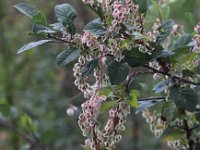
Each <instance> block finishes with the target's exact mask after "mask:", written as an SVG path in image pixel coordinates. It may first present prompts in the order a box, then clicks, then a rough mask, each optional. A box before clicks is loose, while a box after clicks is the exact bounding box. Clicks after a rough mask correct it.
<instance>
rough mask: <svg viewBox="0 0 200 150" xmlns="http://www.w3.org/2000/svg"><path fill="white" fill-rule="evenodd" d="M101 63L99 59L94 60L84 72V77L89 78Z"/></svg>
mask: <svg viewBox="0 0 200 150" xmlns="http://www.w3.org/2000/svg"><path fill="white" fill-rule="evenodd" d="M98 62H99V58H96V59H93V60H92V61H90V62H88V63H87V64H86V65H85V67H84V69H83V72H82V75H83V76H88V75H89V74H90V73H92V72H93V70H94V68H96V67H97V65H98Z"/></svg>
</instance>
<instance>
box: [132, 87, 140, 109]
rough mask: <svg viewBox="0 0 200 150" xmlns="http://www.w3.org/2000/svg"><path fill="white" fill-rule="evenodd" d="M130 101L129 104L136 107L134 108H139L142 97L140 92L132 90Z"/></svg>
mask: <svg viewBox="0 0 200 150" xmlns="http://www.w3.org/2000/svg"><path fill="white" fill-rule="evenodd" d="M129 96H130V99H129V104H130V105H131V106H132V107H134V108H138V101H137V100H138V97H139V96H140V93H139V91H137V90H131V91H130V94H129Z"/></svg>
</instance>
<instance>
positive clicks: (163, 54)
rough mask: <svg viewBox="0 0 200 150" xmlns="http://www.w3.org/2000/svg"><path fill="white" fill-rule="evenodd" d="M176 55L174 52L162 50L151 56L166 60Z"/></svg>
mask: <svg viewBox="0 0 200 150" xmlns="http://www.w3.org/2000/svg"><path fill="white" fill-rule="evenodd" d="M174 54H175V53H174V52H172V51H169V50H161V51H155V52H154V53H153V54H152V55H151V56H152V58H153V59H157V58H166V57H169V56H172V55H174Z"/></svg>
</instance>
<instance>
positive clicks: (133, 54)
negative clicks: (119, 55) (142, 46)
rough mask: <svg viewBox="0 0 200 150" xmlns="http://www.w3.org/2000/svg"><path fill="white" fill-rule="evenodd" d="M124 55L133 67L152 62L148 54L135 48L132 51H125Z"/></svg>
mask: <svg viewBox="0 0 200 150" xmlns="http://www.w3.org/2000/svg"><path fill="white" fill-rule="evenodd" d="M123 55H124V56H125V61H126V62H128V64H129V65H130V66H131V67H138V66H142V65H144V64H146V63H148V62H149V61H150V60H151V56H150V55H149V54H147V53H142V52H140V51H139V50H138V48H135V49H133V50H131V51H128V50H125V51H123Z"/></svg>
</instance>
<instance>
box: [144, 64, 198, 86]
mask: <svg viewBox="0 0 200 150" xmlns="http://www.w3.org/2000/svg"><path fill="white" fill-rule="evenodd" d="M143 66H144V67H145V68H148V69H150V70H152V71H153V72H155V73H160V74H163V75H166V76H169V77H171V78H172V79H176V80H178V81H182V82H184V83H188V84H193V85H197V86H200V83H198V82H192V81H189V80H187V79H185V78H182V77H179V76H176V75H172V74H170V73H167V72H164V71H162V70H158V69H156V68H153V67H150V66H148V65H143Z"/></svg>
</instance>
